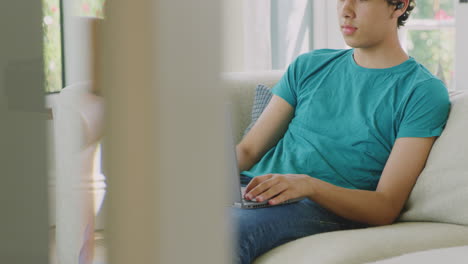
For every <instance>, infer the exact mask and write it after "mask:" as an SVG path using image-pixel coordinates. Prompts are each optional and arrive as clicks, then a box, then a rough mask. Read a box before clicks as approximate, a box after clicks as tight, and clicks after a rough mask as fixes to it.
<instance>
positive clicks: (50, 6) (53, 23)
mask: <svg viewBox="0 0 468 264" xmlns="http://www.w3.org/2000/svg"><path fill="white" fill-rule="evenodd" d="M42 12H43V20H42V25H43V30H44V74H45V85H44V87H45V92H47V93H52V92H58V91H60V89H61V88H62V86H63V80H62V71H63V67H62V34H61V22H60V19H61V15H60V0H43V2H42Z"/></svg>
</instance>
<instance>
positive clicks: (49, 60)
mask: <svg viewBox="0 0 468 264" xmlns="http://www.w3.org/2000/svg"><path fill="white" fill-rule="evenodd" d="M66 1H79V10H78V14H79V15H81V16H95V17H101V18H102V17H104V12H103V9H104V3H105V0H66ZM61 8H62V7H61V1H60V0H42V9H43V10H42V13H43V21H42V24H43V30H44V74H45V92H46V93H53V92H60V90H61V89H62V87H63V78H62V76H63V65H62V30H61V26H62V23H61Z"/></svg>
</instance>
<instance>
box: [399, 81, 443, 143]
mask: <svg viewBox="0 0 468 264" xmlns="http://www.w3.org/2000/svg"><path fill="white" fill-rule="evenodd" d="M449 111H450V100H449V96H448V91H447V88H445V86H444V84H443V83H442V82H441V81H440V80H438V79H432V80H429V81H425V82H424V83H422V84H421V85H419V86H418V87H416V89H415V90H414V92H413V93H412V94H411V95H410V97H409V98H408V100H407V103H406V105H405V107H404V110H403V112H402V117H401V118H402V119H401V122H400V126H399V130H398V134H397V138H400V137H434V136H440V134H441V133H442V130H443V129H444V127H445V124H446V122H447V118H448V114H449Z"/></svg>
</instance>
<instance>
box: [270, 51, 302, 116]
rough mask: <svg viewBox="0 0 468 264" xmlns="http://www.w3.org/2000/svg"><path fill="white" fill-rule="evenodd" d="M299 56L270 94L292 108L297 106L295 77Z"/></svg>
mask: <svg viewBox="0 0 468 264" xmlns="http://www.w3.org/2000/svg"><path fill="white" fill-rule="evenodd" d="M299 58H300V56H299V57H298V58H297V59H296V60H295V61H294V62H293V63H291V64H290V65H289V67H288V69H287V70H286V72H285V74H284V75H283V77H281V79H280V81H279V82H278V83H277V84H276V85H275V86H274V87H273V89H272V90H271V92H272V93H273V94H275V95H277V96H279V97H281V98H283V99H284V100H285V101H286V102H288V103H289V104H290V105H291V106H292V107H296V104H297V85H296V84H297V76H298V68H299V67H298V64H299V62H298V61H299Z"/></svg>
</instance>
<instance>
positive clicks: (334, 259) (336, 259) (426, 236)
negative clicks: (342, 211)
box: [254, 222, 468, 264]
mask: <svg viewBox="0 0 468 264" xmlns="http://www.w3.org/2000/svg"><path fill="white" fill-rule="evenodd" d="M464 245H468V227H465V226H459V225H451V224H440V223H423V222H417V223H397V224H393V225H389V226H381V227H371V228H366V229H356V230H346V231H335V232H329V233H322V234H318V235H313V236H309V237H305V238H301V239H298V240H295V241H292V242H289V243H287V244H284V245H282V246H279V247H277V248H275V249H273V250H270V251H269V252H267V253H266V254H264V255H262V256H260V257H259V258H258V259H257V260H256V261H255V262H254V263H255V264H284V263H295V264H302V263H303V264H306V263H307V264H310V263H320V264H353V263H365V262H371V261H377V260H382V259H386V258H390V257H394V256H399V255H402V254H406V253H410V252H416V251H423V250H428V249H434V248H442V247H456V246H464Z"/></svg>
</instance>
